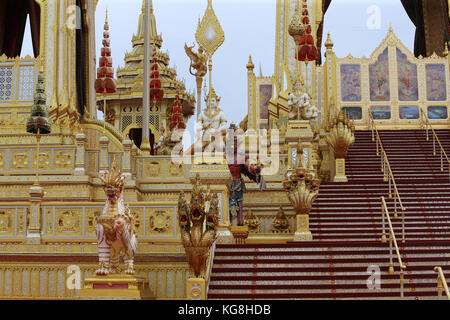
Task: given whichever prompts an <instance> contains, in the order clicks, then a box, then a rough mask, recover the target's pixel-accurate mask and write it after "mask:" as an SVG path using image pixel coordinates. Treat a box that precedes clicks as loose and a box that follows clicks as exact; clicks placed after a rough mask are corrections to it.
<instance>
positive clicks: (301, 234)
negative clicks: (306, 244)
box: [294, 231, 312, 242]
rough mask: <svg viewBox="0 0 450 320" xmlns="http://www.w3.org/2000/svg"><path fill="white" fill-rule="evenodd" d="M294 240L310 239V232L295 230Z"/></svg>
mask: <svg viewBox="0 0 450 320" xmlns="http://www.w3.org/2000/svg"><path fill="white" fill-rule="evenodd" d="M294 241H298V242H299V241H312V234H311V232H310V231H308V232H296V233H295V234H294Z"/></svg>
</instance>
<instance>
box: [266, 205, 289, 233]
mask: <svg viewBox="0 0 450 320" xmlns="http://www.w3.org/2000/svg"><path fill="white" fill-rule="evenodd" d="M270 229H271V231H272V232H273V233H289V232H290V226H289V220H288V218H287V217H286V215H285V213H284V211H283V208H282V207H280V210H278V213H277V215H276V217H275V219H274V220H273V222H272V227H271V228H270Z"/></svg>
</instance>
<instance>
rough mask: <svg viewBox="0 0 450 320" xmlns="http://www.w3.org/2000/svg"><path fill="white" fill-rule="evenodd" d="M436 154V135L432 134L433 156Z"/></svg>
mask: <svg viewBox="0 0 450 320" xmlns="http://www.w3.org/2000/svg"><path fill="white" fill-rule="evenodd" d="M435 155H436V137H435V136H434V134H433V156H435Z"/></svg>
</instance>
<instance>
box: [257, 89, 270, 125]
mask: <svg viewBox="0 0 450 320" xmlns="http://www.w3.org/2000/svg"><path fill="white" fill-rule="evenodd" d="M270 99H272V85H271V84H262V85H260V86H259V118H260V119H264V120H266V119H268V118H269V101H270Z"/></svg>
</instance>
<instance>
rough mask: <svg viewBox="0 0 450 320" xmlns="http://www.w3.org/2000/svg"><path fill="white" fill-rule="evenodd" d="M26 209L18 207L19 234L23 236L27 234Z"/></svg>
mask: <svg viewBox="0 0 450 320" xmlns="http://www.w3.org/2000/svg"><path fill="white" fill-rule="evenodd" d="M24 231H25V209H23V208H18V209H17V235H18V236H23V235H25V232H24Z"/></svg>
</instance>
